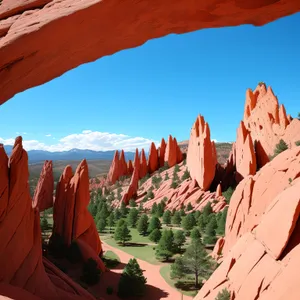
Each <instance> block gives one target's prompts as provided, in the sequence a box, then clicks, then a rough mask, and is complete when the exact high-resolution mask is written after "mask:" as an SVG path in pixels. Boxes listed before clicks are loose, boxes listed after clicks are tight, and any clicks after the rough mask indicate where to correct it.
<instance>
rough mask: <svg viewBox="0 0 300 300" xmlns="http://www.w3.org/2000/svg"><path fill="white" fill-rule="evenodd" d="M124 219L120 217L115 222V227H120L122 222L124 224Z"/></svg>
mask: <svg viewBox="0 0 300 300" xmlns="http://www.w3.org/2000/svg"><path fill="white" fill-rule="evenodd" d="M125 223H126V221H125V220H124V219H120V220H119V221H118V222H117V227H120V226H122V225H123V224H125Z"/></svg>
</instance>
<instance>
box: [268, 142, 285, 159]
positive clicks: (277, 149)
mask: <svg viewBox="0 0 300 300" xmlns="http://www.w3.org/2000/svg"><path fill="white" fill-rule="evenodd" d="M287 149H288V145H287V143H286V142H285V141H284V140H283V139H281V140H280V141H279V143H278V144H277V145H276V147H275V150H274V154H273V156H271V157H270V160H272V159H273V158H274V157H276V156H277V155H278V154H280V153H281V152H283V151H285V150H287Z"/></svg>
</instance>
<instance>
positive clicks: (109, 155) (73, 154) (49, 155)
mask: <svg viewBox="0 0 300 300" xmlns="http://www.w3.org/2000/svg"><path fill="white" fill-rule="evenodd" d="M12 148H13V146H10V145H5V146H4V149H5V151H6V153H7V154H8V155H10V153H11V151H12ZM27 153H28V159H29V162H30V163H32V162H39V161H45V160H53V161H56V160H82V159H84V158H85V159H87V160H112V159H113V158H114V154H115V150H111V151H93V150H81V149H71V150H69V151H61V152H58V151H57V152H50V151H43V150H29V151H27ZM134 154H135V153H134V152H125V158H126V160H128V159H131V160H133V159H134Z"/></svg>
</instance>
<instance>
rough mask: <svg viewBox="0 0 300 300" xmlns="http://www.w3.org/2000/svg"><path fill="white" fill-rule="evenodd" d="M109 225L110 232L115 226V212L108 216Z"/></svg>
mask: <svg viewBox="0 0 300 300" xmlns="http://www.w3.org/2000/svg"><path fill="white" fill-rule="evenodd" d="M107 226H108V227H109V233H111V228H112V227H114V226H115V216H114V214H113V213H111V214H110V215H109V216H108V218H107Z"/></svg>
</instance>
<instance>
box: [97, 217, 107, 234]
mask: <svg viewBox="0 0 300 300" xmlns="http://www.w3.org/2000/svg"><path fill="white" fill-rule="evenodd" d="M105 227H106V219H102V218H100V219H99V220H98V221H97V229H98V231H99V232H103V231H104V230H105Z"/></svg>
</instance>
